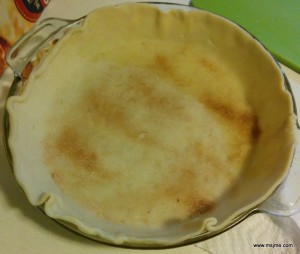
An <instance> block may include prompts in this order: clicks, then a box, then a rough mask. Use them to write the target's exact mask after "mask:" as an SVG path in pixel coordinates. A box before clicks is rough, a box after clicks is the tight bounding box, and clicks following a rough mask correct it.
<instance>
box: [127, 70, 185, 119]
mask: <svg viewBox="0 0 300 254" xmlns="http://www.w3.org/2000/svg"><path fill="white" fill-rule="evenodd" d="M131 80H132V82H131V85H130V86H129V88H130V89H132V90H134V91H135V93H136V96H138V97H141V98H142V100H141V103H145V104H146V106H147V107H149V108H154V109H156V110H159V111H164V112H167V113H168V116H169V117H172V116H173V115H176V117H178V116H179V115H178V114H180V113H181V114H180V117H184V116H185V115H184V114H182V113H183V112H182V110H183V109H184V105H183V104H181V103H180V102H179V101H178V100H175V99H174V98H173V97H172V96H170V95H168V94H162V93H159V92H158V91H155V89H153V87H151V85H149V84H147V83H146V82H144V81H143V80H142V79H141V78H139V76H131Z"/></svg>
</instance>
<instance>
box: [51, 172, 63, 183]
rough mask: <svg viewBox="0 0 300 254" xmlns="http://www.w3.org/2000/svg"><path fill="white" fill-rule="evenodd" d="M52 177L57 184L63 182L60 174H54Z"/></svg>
mask: <svg viewBox="0 0 300 254" xmlns="http://www.w3.org/2000/svg"><path fill="white" fill-rule="evenodd" d="M51 177H52V179H53V180H54V181H55V182H56V183H57V184H60V183H61V182H62V176H61V175H60V174H59V173H58V172H52V173H51Z"/></svg>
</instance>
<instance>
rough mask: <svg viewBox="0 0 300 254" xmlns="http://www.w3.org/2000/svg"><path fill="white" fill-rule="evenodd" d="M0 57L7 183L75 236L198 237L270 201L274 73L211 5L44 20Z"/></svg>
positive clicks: (151, 243)
mask: <svg viewBox="0 0 300 254" xmlns="http://www.w3.org/2000/svg"><path fill="white" fill-rule="evenodd" d="M170 9H171V11H170ZM179 9H180V10H179ZM57 40H58V43H57V44H56V46H55V47H52V45H53V44H54V43H53V42H56V41H57ZM49 49H50V50H49ZM46 50H48V51H49V53H47V52H46ZM8 62H9V64H10V65H11V67H12V68H13V70H14V72H15V74H16V76H18V77H19V78H16V80H15V83H14V84H13V86H12V89H11V94H10V95H11V97H10V98H9V99H8V102H7V109H8V113H9V122H8V119H6V120H7V121H5V124H6V125H5V130H6V134H7V136H8V134H9V137H8V144H9V152H8V153H9V155H10V156H11V158H12V165H13V169H14V172H15V175H16V178H17V181H18V182H19V184H20V185H21V187H22V188H23V189H24V191H25V193H26V195H27V197H28V199H29V201H30V202H31V204H33V205H35V206H40V207H42V208H43V209H44V211H45V212H46V214H47V215H49V216H50V217H52V218H54V219H56V220H58V221H60V222H62V223H63V224H65V225H67V226H69V227H71V228H72V229H74V230H76V231H79V232H80V233H82V234H84V235H87V236H88V237H91V238H94V239H97V240H101V241H104V242H107V243H113V244H118V245H125V246H135V247H167V246H175V245H180V244H183V243H187V242H191V241H199V240H201V239H205V238H208V237H211V236H213V235H216V234H218V233H220V232H222V231H224V230H225V229H228V228H229V227H231V226H233V225H235V224H236V223H237V222H238V221H240V220H241V219H243V218H245V217H246V216H247V215H249V214H251V213H253V212H256V211H260V210H264V208H266V207H267V209H268V208H270V204H268V203H266V204H267V205H265V206H260V204H261V203H262V202H263V201H265V200H267V198H269V197H270V195H271V194H272V193H273V192H274V191H275V189H276V188H277V187H278V186H279V184H280V183H281V182H282V181H283V179H284V178H285V177H286V175H287V173H288V170H289V166H290V164H291V162H292V156H293V153H294V151H295V131H296V117H295V114H294V112H295V107H294V105H293V100H292V95H291V93H290V92H289V91H288V90H289V89H290V88H289V86H288V82H287V80H286V78H285V76H284V75H283V73H282V71H281V69H280V68H279V66H278V65H277V63H276V62H275V61H274V59H273V58H272V56H271V55H270V54H269V52H267V51H266V50H265V49H264V48H263V46H262V45H261V44H260V43H259V42H257V41H256V40H255V39H254V38H253V37H252V36H250V35H249V34H248V33H247V32H245V31H244V30H242V29H241V28H240V27H238V26H237V25H235V24H233V23H232V22H230V21H228V20H226V19H223V18H221V17H219V16H216V15H214V14H211V13H208V12H205V11H200V10H195V9H193V8H190V7H183V6H180V5H164V4H157V5H155V6H153V5H152V6H151V5H145V4H127V5H120V6H118V7H106V8H102V9H99V10H97V11H95V12H93V13H92V14H90V15H88V16H87V17H85V18H83V19H80V20H77V21H66V20H57V19H50V20H46V21H44V22H42V23H40V24H39V25H38V26H37V27H35V28H34V29H33V30H32V31H31V32H30V33H29V34H27V35H25V36H24V37H23V38H22V39H21V40H20V41H19V42H18V43H17V45H16V46H15V47H14V48H13V49H12V51H11V54H10V56H9V59H8ZM36 65H37V66H36ZM32 68H33V70H32V72H31V69H32ZM28 69H30V71H28ZM20 79H21V80H22V81H20ZM19 81H20V82H19ZM108 84H109V85H108ZM20 86H21V89H19V87H20ZM8 124H9V125H8ZM269 200H270V199H269ZM273 211H274V210H273Z"/></svg>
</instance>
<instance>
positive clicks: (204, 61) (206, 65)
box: [199, 57, 220, 73]
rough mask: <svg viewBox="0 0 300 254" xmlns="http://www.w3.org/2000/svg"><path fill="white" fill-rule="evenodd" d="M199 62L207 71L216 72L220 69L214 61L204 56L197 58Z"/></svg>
mask: <svg viewBox="0 0 300 254" xmlns="http://www.w3.org/2000/svg"><path fill="white" fill-rule="evenodd" d="M199 64H200V65H201V66H202V67H204V68H205V69H206V70H207V71H209V72H214V73H216V72H218V71H219V70H220V68H219V67H218V66H217V65H216V64H215V63H213V62H212V61H211V60H209V59H207V58H204V57H200V58H199Z"/></svg>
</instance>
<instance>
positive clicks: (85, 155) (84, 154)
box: [56, 128, 99, 172]
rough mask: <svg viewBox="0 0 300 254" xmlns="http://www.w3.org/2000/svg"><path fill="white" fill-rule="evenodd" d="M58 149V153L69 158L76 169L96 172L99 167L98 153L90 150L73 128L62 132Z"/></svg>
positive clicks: (58, 141) (58, 140)
mask: <svg viewBox="0 0 300 254" xmlns="http://www.w3.org/2000/svg"><path fill="white" fill-rule="evenodd" d="M56 148H57V150H58V152H60V153H61V154H64V155H65V156H67V157H68V158H69V159H70V160H71V161H72V162H73V164H74V166H75V167H76V168H81V169H85V170H87V171H89V172H94V171H95V170H96V169H97V168H98V166H99V162H98V158H97V155H96V153H95V152H93V151H92V150H90V148H89V146H88V144H87V143H86V142H85V141H84V140H82V139H81V138H80V135H79V134H78V133H76V131H75V130H74V129H73V128H65V129H64V130H63V131H62V132H61V134H60V135H59V137H58V139H57V143H56Z"/></svg>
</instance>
